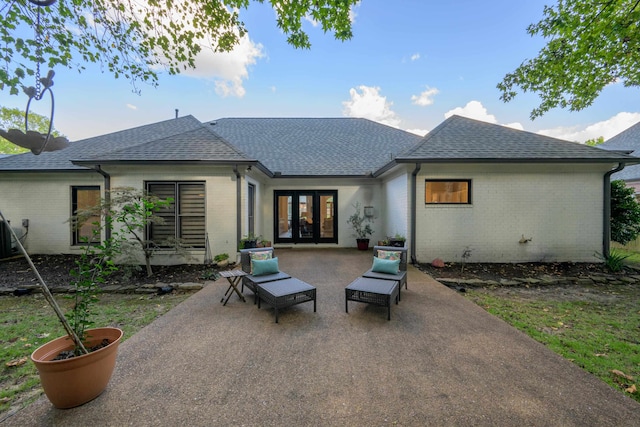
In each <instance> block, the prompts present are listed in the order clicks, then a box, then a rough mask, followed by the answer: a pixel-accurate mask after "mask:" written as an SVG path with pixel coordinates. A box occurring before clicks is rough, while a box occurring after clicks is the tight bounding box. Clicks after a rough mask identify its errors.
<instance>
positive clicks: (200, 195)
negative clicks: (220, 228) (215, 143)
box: [147, 181, 205, 248]
mask: <svg viewBox="0 0 640 427" xmlns="http://www.w3.org/2000/svg"><path fill="white" fill-rule="evenodd" d="M147 191H148V192H149V193H151V194H153V195H154V196H157V197H159V198H160V199H162V200H166V199H169V198H170V199H172V200H173V201H172V202H171V204H170V205H169V206H167V207H165V208H162V209H161V210H160V211H158V213H157V215H158V216H159V217H161V218H162V219H163V220H164V221H163V223H162V224H151V226H149V229H148V230H147V233H148V235H147V237H148V238H149V240H151V241H153V242H155V243H156V244H158V245H160V246H162V245H163V242H166V241H167V239H169V240H171V239H180V240H181V241H182V243H183V244H184V245H186V246H190V247H194V248H204V245H205V197H204V195H205V188H204V182H189V181H186V182H148V183H147Z"/></svg>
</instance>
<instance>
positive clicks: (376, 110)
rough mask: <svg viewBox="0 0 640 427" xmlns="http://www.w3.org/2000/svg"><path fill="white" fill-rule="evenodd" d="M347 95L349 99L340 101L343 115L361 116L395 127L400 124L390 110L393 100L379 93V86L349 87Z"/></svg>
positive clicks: (398, 119) (396, 116)
mask: <svg viewBox="0 0 640 427" xmlns="http://www.w3.org/2000/svg"><path fill="white" fill-rule="evenodd" d="M358 90H359V91H360V92H359V91H358ZM349 95H350V96H351V99H350V100H349V101H344V102H343V103H342V106H343V110H342V114H343V115H345V116H347V117H362V118H365V119H369V120H373V121H376V122H378V123H382V124H385V125H388V126H393V127H395V128H397V127H399V126H400V118H399V117H398V115H397V114H396V113H395V112H394V111H392V110H391V107H392V106H393V102H390V101H387V97H385V96H382V95H380V88H379V87H377V86H364V85H361V86H358V88H357V89H354V88H351V89H349Z"/></svg>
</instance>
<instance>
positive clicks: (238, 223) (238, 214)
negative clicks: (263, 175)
mask: <svg viewBox="0 0 640 427" xmlns="http://www.w3.org/2000/svg"><path fill="white" fill-rule="evenodd" d="M233 173H234V174H235V175H236V249H237V248H238V245H239V244H240V239H242V215H241V210H242V182H241V180H240V172H238V165H237V164H236V165H233Z"/></svg>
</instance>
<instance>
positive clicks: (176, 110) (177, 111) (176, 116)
mask: <svg viewBox="0 0 640 427" xmlns="http://www.w3.org/2000/svg"><path fill="white" fill-rule="evenodd" d="M177 118H178V109H177V108H176V119H177Z"/></svg>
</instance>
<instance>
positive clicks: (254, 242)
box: [240, 233, 259, 249]
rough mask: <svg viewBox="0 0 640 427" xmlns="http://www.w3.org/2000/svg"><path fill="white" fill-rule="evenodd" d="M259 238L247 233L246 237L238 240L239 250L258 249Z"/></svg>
mask: <svg viewBox="0 0 640 427" xmlns="http://www.w3.org/2000/svg"><path fill="white" fill-rule="evenodd" d="M258 240H259V238H258V237H256V236H255V235H254V234H253V233H249V234H248V235H247V236H245V237H243V238H242V239H240V249H253V248H257V247H258Z"/></svg>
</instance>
